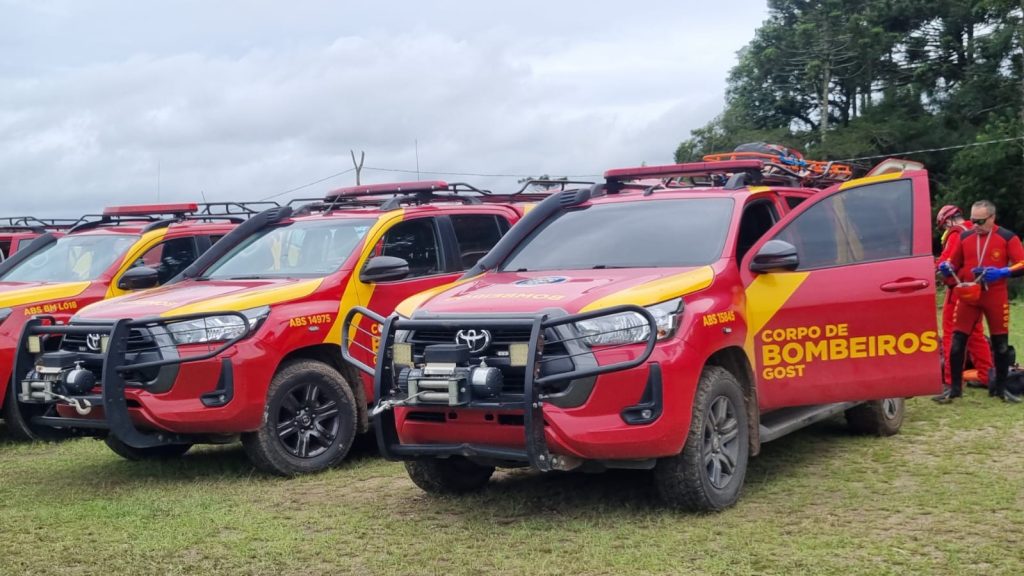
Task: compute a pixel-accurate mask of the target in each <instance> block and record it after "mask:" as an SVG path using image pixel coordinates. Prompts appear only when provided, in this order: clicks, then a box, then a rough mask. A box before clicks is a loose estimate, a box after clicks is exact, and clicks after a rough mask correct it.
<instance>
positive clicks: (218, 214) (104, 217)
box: [68, 201, 280, 233]
mask: <svg viewBox="0 0 1024 576" xmlns="http://www.w3.org/2000/svg"><path fill="white" fill-rule="evenodd" d="M277 207H280V204H278V203H277V202H272V201H260V202H233V201H229V202H197V203H180V204H146V205H139V206H111V207H108V208H106V209H105V210H104V211H103V213H102V214H89V215H86V216H83V217H82V218H80V219H79V220H78V223H77V224H75V225H74V226H72V227H71V229H70V230H69V231H68V232H69V233H71V232H80V231H82V230H92V229H95V228H100V227H103V226H120V225H123V224H144V225H145V226H144V227H143V229H142V231H143V232H149V231H150V230H156V229H158V228H165V227H167V226H170V225H171V224H175V223H178V222H184V221H187V220H192V221H215V220H220V221H227V222H232V223H235V224H239V223H241V222H244V221H245V220H246V219H247V218H249V217H251V216H255V215H256V214H259V213H260V212H262V211H263V210H267V209H269V208H277ZM168 215H170V217H169V218H168V217H167V216H168ZM90 218H96V219H95V220H88V219H90Z"/></svg>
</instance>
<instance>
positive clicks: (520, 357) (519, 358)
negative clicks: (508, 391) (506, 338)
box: [508, 342, 530, 366]
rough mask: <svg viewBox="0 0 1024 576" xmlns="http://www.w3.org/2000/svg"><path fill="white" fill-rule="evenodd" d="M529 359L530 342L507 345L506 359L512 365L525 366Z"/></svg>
mask: <svg viewBox="0 0 1024 576" xmlns="http://www.w3.org/2000/svg"><path fill="white" fill-rule="evenodd" d="M529 359H530V344H529V343H527V342H516V343H513V344H509V345H508V361H509V363H510V364H511V365H512V366H526V363H527V362H528V361H529Z"/></svg>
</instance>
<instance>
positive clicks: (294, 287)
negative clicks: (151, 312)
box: [161, 278, 324, 316]
mask: <svg viewBox="0 0 1024 576" xmlns="http://www.w3.org/2000/svg"><path fill="white" fill-rule="evenodd" d="M323 281H324V279H323V278H314V279H312V280H305V281H303V282H296V283H294V284H287V285H285V286H268V287H267V288H264V289H262V290H258V289H257V290H251V291H248V292H245V293H243V294H228V295H226V296H219V297H217V298H210V299H209V300H202V301H200V302H196V303H194V304H188V305H185V306H182V307H180V308H175V309H173V310H168V311H167V312H164V313H163V314H161V316H178V315H180V314H201V313H204V312H220V311H222V310H231V311H235V312H240V311H242V310H248V309H249V308H256V307H258V306H268V305H270V304H277V303H279V302H287V301H289V300H296V299H299V298H305V297H306V296H309V295H310V294H312V293H313V292H315V291H316V289H317V288H319V287H320V284H321V283H322V282H323Z"/></svg>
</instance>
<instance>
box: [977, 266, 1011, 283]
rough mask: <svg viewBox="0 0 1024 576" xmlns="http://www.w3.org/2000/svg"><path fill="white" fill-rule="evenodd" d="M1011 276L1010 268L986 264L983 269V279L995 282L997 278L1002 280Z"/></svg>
mask: <svg viewBox="0 0 1024 576" xmlns="http://www.w3.org/2000/svg"><path fill="white" fill-rule="evenodd" d="M1009 277H1010V269H1009V268H993V267H991V266H986V267H985V268H984V269H983V270H982V271H981V279H982V280H983V281H985V282H995V281H996V280H1002V279H1004V278H1009Z"/></svg>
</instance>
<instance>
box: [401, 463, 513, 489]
mask: <svg viewBox="0 0 1024 576" xmlns="http://www.w3.org/2000/svg"><path fill="white" fill-rule="evenodd" d="M405 471H406V472H408V473H409V478H411V479H412V482H413V484H415V485H417V486H419V487H420V488H421V489H422V490H423V491H424V492H427V493H430V494H466V493H469V492H475V491H477V490H480V489H481V488H483V487H484V486H486V485H487V482H488V481H489V480H490V479H491V475H492V474H494V467H493V466H481V465H480V464H476V463H475V462H470V461H469V460H466V459H465V458H462V457H461V456H452V457H450V458H429V459H424V460H413V461H409V462H406V463H405Z"/></svg>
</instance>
